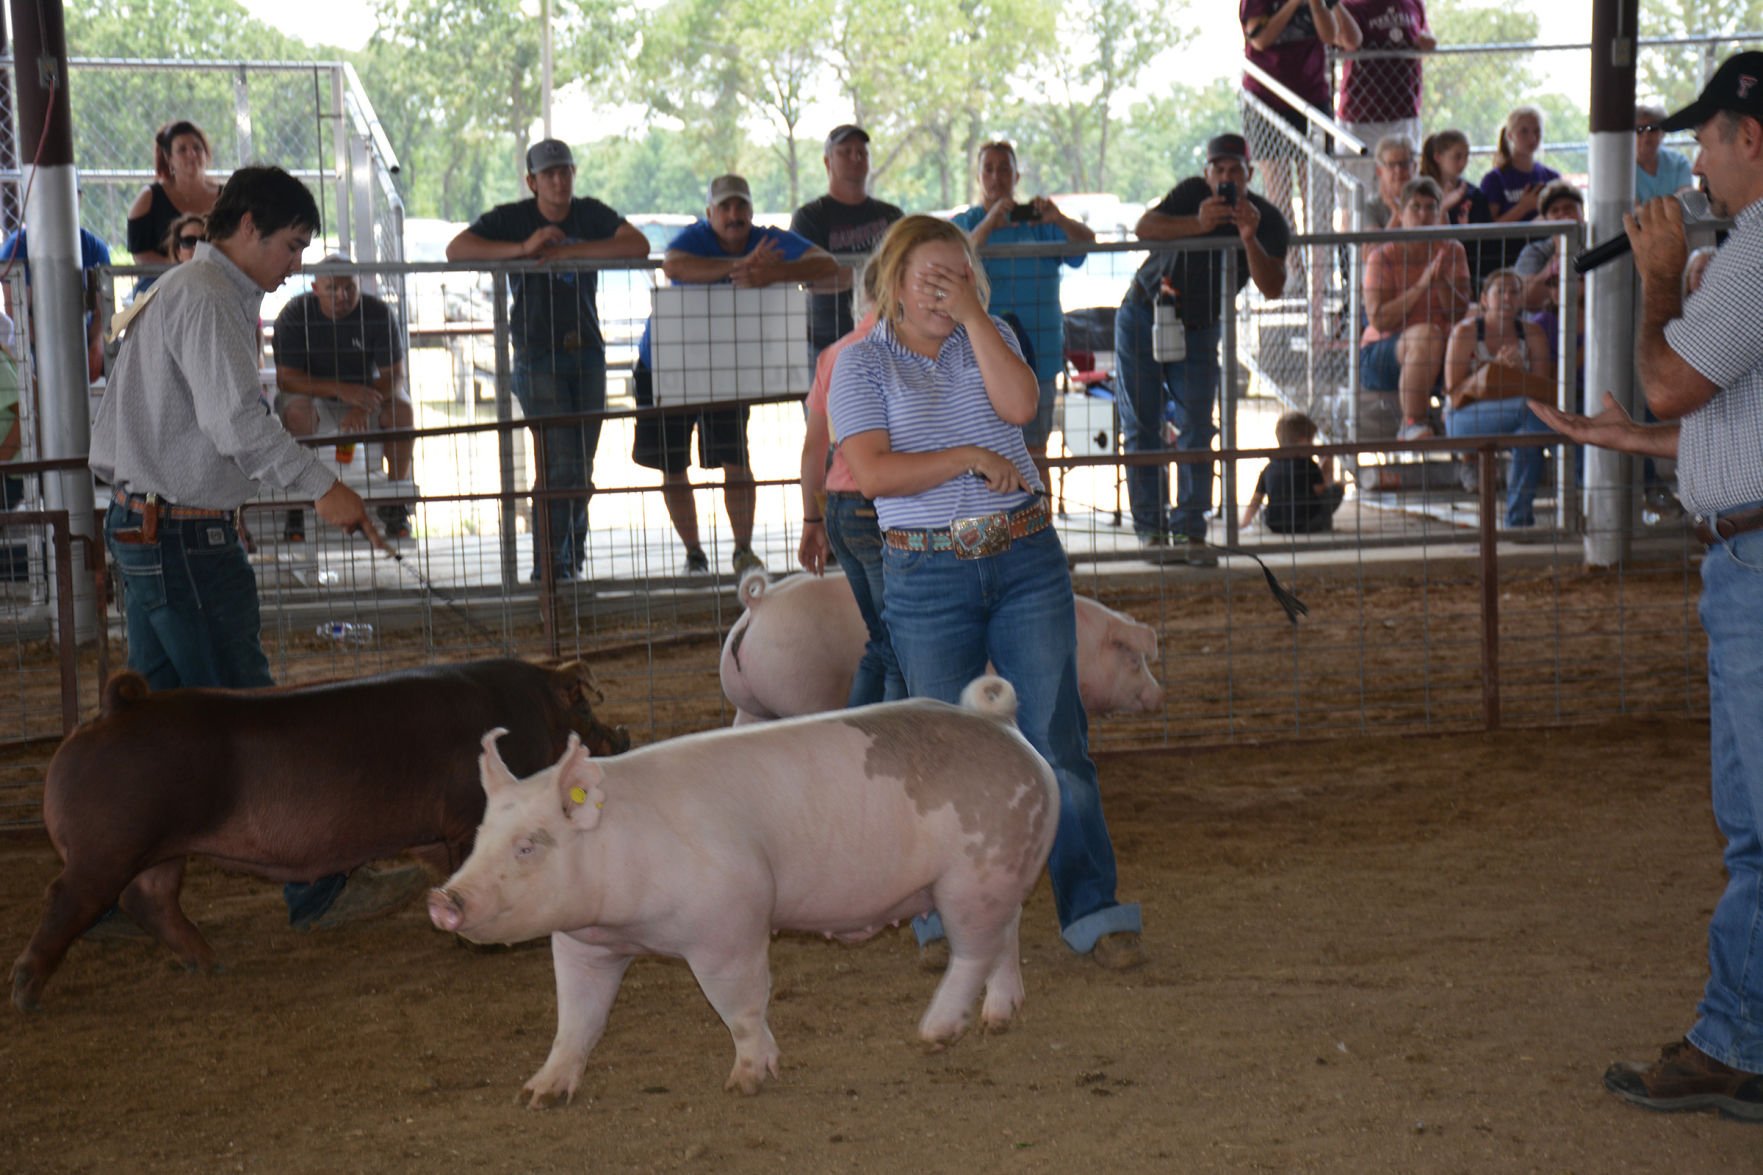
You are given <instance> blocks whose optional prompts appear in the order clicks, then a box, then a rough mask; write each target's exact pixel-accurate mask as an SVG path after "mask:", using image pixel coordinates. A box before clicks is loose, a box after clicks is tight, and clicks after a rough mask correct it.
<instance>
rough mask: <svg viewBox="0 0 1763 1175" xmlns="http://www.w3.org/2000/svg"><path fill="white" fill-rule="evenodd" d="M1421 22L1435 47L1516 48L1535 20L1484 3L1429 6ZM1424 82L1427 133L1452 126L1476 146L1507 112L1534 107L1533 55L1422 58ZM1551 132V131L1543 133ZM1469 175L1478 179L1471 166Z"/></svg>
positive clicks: (1531, 34) (1462, 0) (1528, 37)
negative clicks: (1435, 39) (1430, 32)
mask: <svg viewBox="0 0 1763 1175" xmlns="http://www.w3.org/2000/svg"><path fill="white" fill-rule="evenodd" d="M1427 17H1428V20H1429V21H1430V23H1431V24H1432V29H1433V34H1434V35H1435V36H1437V37H1438V40H1439V44H1440V45H1441V46H1453V45H1522V44H1530V43H1534V42H1535V41H1536V39H1537V18H1536V16H1535V15H1533V14H1532V13H1530V12H1528V11H1517V10H1515V9H1514V8H1513V7H1510V6H1504V5H1500V4H1495V3H1489V2H1487V0H1448V2H1444V3H1433V4H1429V5H1428V6H1427ZM1424 77H1425V93H1424V95H1423V96H1422V99H1421V101H1422V106H1421V110H1422V111H1424V114H1425V123H1426V128H1427V130H1429V131H1436V130H1443V129H1445V128H1447V127H1452V128H1455V129H1457V130H1460V131H1462V132H1463V133H1464V134H1466V135H1468V136H1469V141H1470V142H1471V143H1473V144H1477V145H1491V144H1492V143H1493V142H1494V140H1495V137H1496V136H1497V135H1498V134H1499V132H1500V127H1501V126H1502V125H1503V124H1504V123H1505V121H1506V115H1507V114H1508V113H1509V112H1510V111H1511V110H1512V108H1513V107H1514V106H1522V105H1525V104H1527V103H1529V104H1532V105H1534V104H1536V96H1537V93H1538V91H1539V90H1540V89H1541V88H1542V78H1541V75H1540V73H1539V72H1538V69H1537V61H1536V55H1535V54H1534V53H1528V52H1522V51H1510V50H1500V51H1498V52H1494V51H1489V52H1483V53H1447V54H1435V55H1433V56H1430V57H1428V58H1427V59H1426V64H1425V72H1424ZM1581 104H1582V105H1583V104H1584V99H1583V97H1582V98H1581ZM1556 131H1557V128H1555V127H1553V126H1551V127H1549V128H1548V130H1547V133H1549V134H1551V135H1553V134H1555V133H1556ZM1471 172H1472V174H1479V173H1477V172H1474V165H1473V164H1472V165H1471Z"/></svg>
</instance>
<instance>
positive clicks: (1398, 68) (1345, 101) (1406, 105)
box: [1341, 0, 1426, 123]
mask: <svg viewBox="0 0 1763 1175" xmlns="http://www.w3.org/2000/svg"><path fill="white" fill-rule="evenodd" d="M1341 3H1342V6H1343V7H1345V8H1346V9H1347V10H1348V11H1350V12H1351V13H1352V14H1353V19H1354V20H1356V21H1358V22H1359V28H1360V31H1361V32H1363V33H1364V35H1365V41H1364V44H1362V45H1361V46H1360V48H1361V49H1383V50H1394V49H1413V48H1414V35H1415V34H1416V33H1418V32H1419V31H1420V30H1421V29H1423V28H1425V27H1426V6H1425V5H1424V4H1423V3H1421V0H1341ZM1419 114H1420V58H1418V57H1399V58H1398V57H1381V58H1373V59H1372V60H1369V61H1347V62H1345V63H1343V67H1342V69H1341V121H1342V122H1348V123H1352V122H1396V121H1398V120H1400V119H1404V118H1415V117H1418V116H1419Z"/></svg>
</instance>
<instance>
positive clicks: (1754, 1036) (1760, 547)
mask: <svg viewBox="0 0 1763 1175" xmlns="http://www.w3.org/2000/svg"><path fill="white" fill-rule="evenodd" d="M1700 612H1701V617H1702V627H1703V628H1704V629H1706V630H1707V633H1708V719H1709V742H1710V750H1711V752H1712V756H1711V757H1712V760H1713V799H1714V821H1715V823H1716V824H1717V825H1718V826H1719V828H1720V832H1721V835H1723V836H1724V837H1725V838H1726V855H1725V862H1726V878H1727V880H1726V891H1725V892H1724V893H1723V894H1721V896H1720V900H1719V901H1718V902H1717V903H1716V904H1715V906H1714V916H1713V918H1712V919H1710V920H1709V923H1708V986H1707V988H1706V990H1705V991H1704V992H1703V994H1702V1002H1701V1003H1700V1004H1699V1005H1698V1006H1697V1008H1696V1017H1697V1018H1696V1024H1695V1027H1694V1028H1692V1029H1690V1032H1689V1041H1690V1043H1691V1044H1693V1045H1695V1046H1696V1047H1697V1048H1699V1049H1701V1050H1702V1051H1703V1052H1704V1053H1707V1054H1708V1055H1709V1056H1711V1057H1713V1058H1714V1059H1715V1060H1717V1061H1719V1062H1721V1063H1722V1064H1726V1065H1731V1066H1732V1067H1733V1068H1735V1069H1742V1070H1744V1071H1745V1072H1747V1073H1763V723H1759V722H1758V721H1757V713H1758V702H1759V699H1763V531H1749V532H1747V533H1745V534H1741V535H1736V536H1734V537H1733V538H1732V539H1730V540H1728V541H1726V542H1723V543H1716V544H1715V545H1714V546H1712V547H1710V548H1709V549H1708V553H1707V555H1706V556H1704V557H1703V559H1702V600H1701V604H1700Z"/></svg>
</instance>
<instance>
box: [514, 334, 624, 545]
mask: <svg viewBox="0 0 1763 1175" xmlns="http://www.w3.org/2000/svg"><path fill="white" fill-rule="evenodd" d="M513 381H514V398H515V399H516V400H518V401H520V410H521V411H522V412H523V413H525V414H526V417H527V419H528V420H532V419H533V418H535V417H541V416H573V415H575V414H577V413H581V412H604V411H605V410H606V354H605V352H603V351H600V350H598V349H597V348H590V349H586V350H582V351H525V350H517V351H515V353H514V370H513ZM538 432H539V439H540V441H541V442H542V443H543V445H544V451H545V481H546V486H547V488H549V489H552V490H571V489H580V490H582V491H584V492H583V493H582V494H581V496H580V497H569V498H552V499H551V500H550V501H549V502H547V503H546V505H545V520H546V522H547V524H548V525H549V527H550V531H551V535H550V538H551V566H552V569H553V571H554V572H557V573H559V574H561V575H563V576H565V577H568V576H573V575H574V574H575V573H576V572H578V571H580V570H581V569H582V566H583V563H584V562H585V560H586V559H587V537H588V498H589V497H590V496H592V494H593V492H594V452H595V450H596V449H598V448H599V447H600V421H598V420H590V421H587V422H585V423H582V424H568V425H563V424H559V425H549V426H540V427H539V429H538ZM542 566H543V565H542V564H541V562H540V552H539V528H538V527H537V526H536V525H535V526H534V527H533V575H534V577H535V578H537V577H538V575H539V573H540V570H541V568H542Z"/></svg>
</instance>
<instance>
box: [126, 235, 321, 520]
mask: <svg viewBox="0 0 1763 1175" xmlns="http://www.w3.org/2000/svg"><path fill="white" fill-rule="evenodd" d="M262 304H263V290H262V289H260V288H259V287H258V285H257V283H256V282H254V281H252V280H251V279H250V278H249V277H247V276H246V275H245V273H244V271H243V270H241V269H240V268H239V267H238V266H236V265H234V264H233V263H232V261H231V260H230V259H229V258H228V257H227V255H226V254H225V253H223V252H221V251H220V250H219V249H216V248H215V247H214V246H213V245H211V244H209V243H208V242H206V241H204V242H203V243H202V244H200V245H198V246H196V255H195V256H194V257H193V258H191V259H190V260H189V261H186V262H185V263H184V264H182V265H180V266H178V267H176V268H175V269H173V270H172V271H171V272H170V273H168V274H166V275H165V276H164V277H162V278H160V279H159V282H158V285H157V286H156V288H155V289H154V291H153V302H152V303H151V304H150V305H148V306H146V307H145V308H144V309H142V311H141V313H140V315H139V316H138V317H137V318H136V319H135V321H134V322H133V323H131V324H130V327H129V333H128V337H127V338H126V339H125V341H124V342H123V346H122V351H121V353H120V354H119V355H118V356H117V361H116V367H115V370H113V371H112V372H111V375H110V381H109V387H108V389H107V390H106V391H105V393H104V400H103V403H102V404H101V405H100V406H99V408H98V419H97V422H96V423H95V424H94V425H93V426H92V458H91V465H92V470H93V472H95V473H96V474H98V476H100V477H102V478H104V479H105V480H107V481H109V482H110V483H111V484H112V485H114V486H116V487H117V488H119V489H122V490H124V491H126V492H128V493H131V494H148V493H156V494H158V495H159V496H160V497H161V498H162V499H163V500H165V501H167V502H170V503H174V504H176V505H180V506H197V507H205V508H208V509H214V510H232V509H234V508H235V507H238V506H240V505H242V504H243V503H244V502H246V501H247V500H249V499H250V498H251V497H252V496H254V495H255V494H256V493H257V487H258V485H259V483H262V482H268V483H269V484H270V485H271V486H274V487H276V488H278V489H284V490H288V491H290V492H292V493H294V494H296V495H298V496H301V497H305V498H312V499H316V498H318V497H320V496H322V495H323V494H324V493H325V492H326V491H328V490H329V489H330V488H331V486H332V484H334V483H335V482H336V474H335V473H333V472H331V471H330V470H329V469H327V468H326V467H325V466H324V465H323V464H322V463H321V462H320V461H319V460H318V458H317V457H316V456H315V455H314V454H313V452H312V450H310V449H307V448H304V447H302V446H301V445H300V444H299V443H298V442H296V441H295V440H294V438H293V437H291V436H289V435H288V432H287V430H286V429H284V428H283V427H282V423H281V421H280V420H279V419H278V418H277V417H276V415H275V413H274V412H272V411H271V410H270V409H269V408H268V407H266V406H265V405H264V403H263V401H262V399H261V397H259V395H258V392H257V388H258V376H257V371H258V368H257V318H258V314H259V312H260V310H261V308H262Z"/></svg>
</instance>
